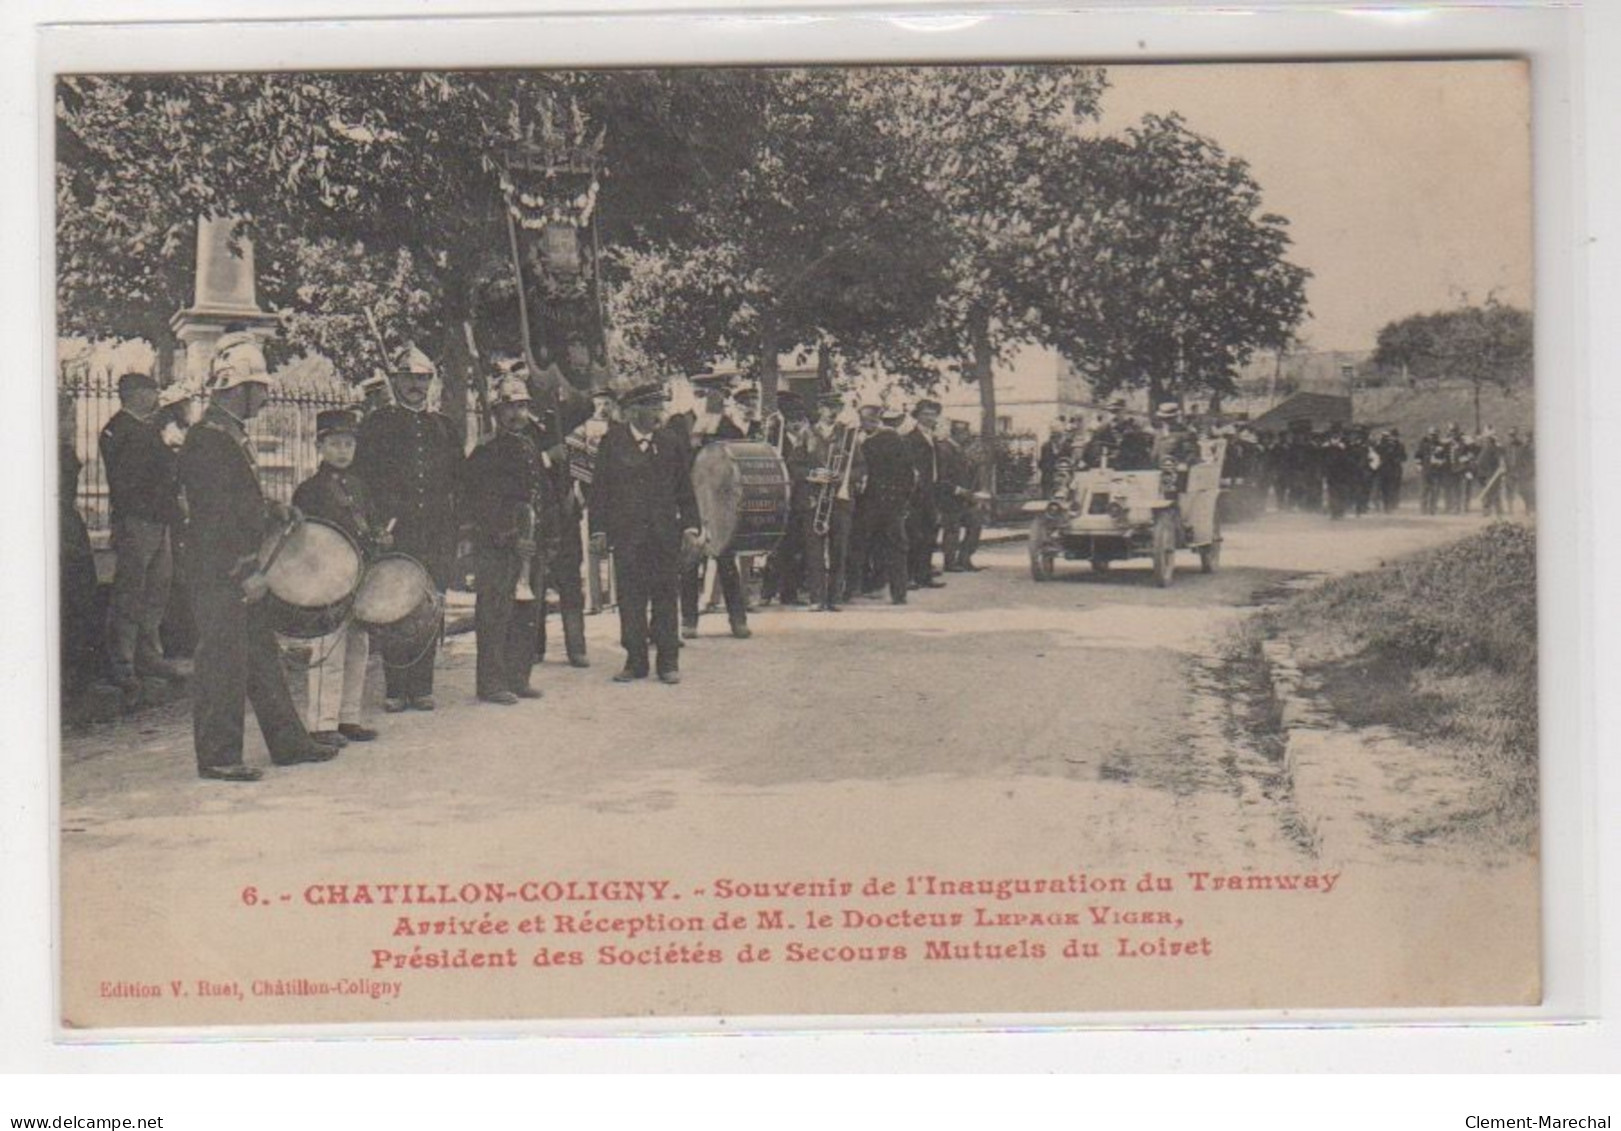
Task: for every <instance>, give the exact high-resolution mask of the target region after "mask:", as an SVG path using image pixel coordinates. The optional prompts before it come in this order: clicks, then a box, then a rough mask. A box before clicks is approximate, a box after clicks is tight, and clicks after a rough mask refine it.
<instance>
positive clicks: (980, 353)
mask: <svg viewBox="0 0 1621 1131" xmlns="http://www.w3.org/2000/svg"><path fill="white" fill-rule="evenodd" d="M968 333H969V338H970V345H971V347H972V348H973V351H974V356H973V357H972V358H970V359H969V362H968V371H969V375H970V376H971V377H972V378H973V379H974V380H975V381H976V382H978V384H979V436H980V442H981V443H982V444H984V446H985V451H986V452H988V453H993V454H992V458H991V459H990V461H989V466H987V467H986V469H985V481H986V486H985V489H986V490H987V491H989V492H990V493H991V494H993V495H994V494H996V459H995V457H994V452H995V451H996V447H995V445H996V443H997V440H996V415H997V413H996V355H995V353H994V352H992V350H991V324H990V318H989V317H988V316H986V315H984V314H980V313H976V314H975V315H974V316H973V320H972V322H971V323H970V324H969V328H968Z"/></svg>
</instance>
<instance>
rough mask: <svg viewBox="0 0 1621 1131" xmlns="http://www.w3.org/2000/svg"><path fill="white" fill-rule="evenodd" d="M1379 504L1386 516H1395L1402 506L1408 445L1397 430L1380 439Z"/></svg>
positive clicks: (1388, 432) (1391, 430)
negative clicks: (1403, 479)
mask: <svg viewBox="0 0 1621 1131" xmlns="http://www.w3.org/2000/svg"><path fill="white" fill-rule="evenodd" d="M1375 450H1376V451H1377V452H1378V454H1379V502H1380V506H1381V508H1382V509H1383V510H1384V512H1385V513H1386V514H1395V513H1396V508H1398V507H1399V506H1401V479H1402V469H1403V467H1404V466H1405V465H1406V463H1407V445H1406V444H1403V443H1402V442H1401V432H1400V431H1399V430H1397V429H1395V428H1392V429H1390V430H1389V431H1387V432H1386V433H1385V434H1384V435H1383V436H1381V437H1379V444H1378V447H1377V448H1376V449H1375Z"/></svg>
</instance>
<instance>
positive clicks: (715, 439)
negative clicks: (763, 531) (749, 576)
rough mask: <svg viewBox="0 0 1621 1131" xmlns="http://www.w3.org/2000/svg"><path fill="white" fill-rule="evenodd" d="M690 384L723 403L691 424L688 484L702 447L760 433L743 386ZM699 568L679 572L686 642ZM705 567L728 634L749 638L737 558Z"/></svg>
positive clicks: (749, 392)
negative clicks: (717, 590)
mask: <svg viewBox="0 0 1621 1131" xmlns="http://www.w3.org/2000/svg"><path fill="white" fill-rule="evenodd" d="M692 383H693V385H694V387H696V388H700V389H702V390H704V392H705V395H706V396H712V395H714V394H718V395H720V396H722V397H725V402H724V406H723V411H722V412H721V413H719V414H718V415H717V414H715V413H712V412H705V413H702V414H700V415H699V416H698V418H697V420H696V421H694V423H693V426H692V431H691V433H690V435H689V439H688V443H687V448H686V451H685V453H684V454H685V455H686V457H687V473H688V483H689V485H690V483H691V473H692V464H693V461H694V460H695V459H696V458H697V454H698V451H699V449H701V448H702V447H703V446H704V445H705V444H713V443H720V442H726V441H736V440H754V439H758V438H759V432H760V429H759V425H758V424H757V422H756V421H755V420H754V390H753V389H752V388H749V387H745V388H743V389H739V390H737V391H736V392H730V393H729V395H728V379H727V378H726V377H724V376H711V375H704V376H701V377H700V378H698V379H694V380H693V382H692ZM703 568H705V562H704V561H703V560H699V561H695V562H693V563H692V564H690V565H688V566H687V567H686V568H685V569H683V570H682V571H681V635H682V636H684V637H686V638H687V639H689V640H691V639H693V638H695V637H696V636H697V635H698V611H699V610H698V601H699V597H700V595H701V594H702V591H703V578H702V576H701V570H702V569H703ZM708 568H710V569H713V570H714V571H715V579H716V580H717V581H718V582H719V583H720V591H721V596H722V598H723V599H724V600H725V602H726V619H727V620H728V621H729V622H730V623H731V627H732V635H733V636H735V637H737V638H738V639H739V640H747V639H748V638H749V637H750V636H751V635H752V632H751V631H750V629H749V606H748V597H747V595H746V594H745V593H744V592H743V576H742V574H741V573H740V572H739V571H738V568H737V555H736V554H733V553H725V554H719V555H717V556H716V557H714V558H712V559H710V560H709V563H708Z"/></svg>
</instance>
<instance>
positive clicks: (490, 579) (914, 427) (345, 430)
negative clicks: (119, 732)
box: [63, 333, 989, 782]
mask: <svg viewBox="0 0 1621 1131" xmlns="http://www.w3.org/2000/svg"><path fill="white" fill-rule="evenodd" d="M434 377H435V366H434V363H433V361H432V360H431V359H430V358H428V357H427V356H426V355H425V354H423V353H422V352H421V351H420V350H418V349H416V348H414V347H408V348H407V349H405V350H404V351H402V352H401V353H400V354H399V355H398V357H397V358H396V359H394V362H393V365H392V367H391V371H390V373H389V374H388V378H387V384H388V388H389V396H388V398H387V403H384V404H381V405H379V406H378V407H375V408H373V409H372V410H371V411H370V412H367V413H364V414H362V413H361V412H359V411H352V410H346V409H345V410H330V411H324V412H321V413H320V414H319V415H318V418H317V447H318V451H319V455H320V465H319V467H318V468H317V469H316V470H315V472H314V474H313V475H311V476H310V477H309V478H308V479H307V480H306V481H304V482H303V483H301V484H299V486H298V488H297V491H296V492H295V494H294V496H293V499H292V502H291V504H284V503H280V502H277V501H275V500H273V499H271V498H269V497H268V496H267V495H266V494H265V492H264V490H263V486H262V484H261V482H260V479H259V475H258V470H257V467H256V463H255V454H254V448H253V445H252V443H251V442H250V440H249V438H248V432H247V427H248V424H249V422H250V421H251V420H252V419H253V418H254V417H255V416H256V415H257V414H258V413H259V412H260V411H261V410H262V409H263V408H264V406H265V405H266V403H267V402H268V399H269V395H270V388H271V383H272V377H271V375H270V373H269V371H268V366H267V365H266V362H265V358H264V354H263V352H262V350H261V348H260V345H259V343H258V341H257V340H256V339H255V338H254V337H253V336H252V335H250V334H247V333H232V334H227V335H225V336H224V337H222V338H221V339H220V340H219V342H218V343H217V344H216V348H215V353H214V355H213V358H212V361H211V362H210V365H209V374H208V378H207V381H206V385H205V388H204V389H203V390H202V391H201V393H200V395H198V396H195V397H194V396H191V395H189V393H187V392H184V391H180V390H178V389H176V388H175V387H170V388H169V389H160V388H159V387H158V385H157V383H156V382H155V381H154V380H153V379H152V378H151V377H149V376H147V375H145V374H142V373H128V374H125V375H123V376H122V377H121V378H120V380H119V382H118V389H119V398H120V410H119V412H118V413H117V414H116V415H115V416H114V417H113V418H112V420H110V421H109V423H108V425H107V427H106V428H105V429H104V430H103V433H102V435H101V438H100V444H101V452H102V458H103V461H104V467H105V471H106V475H107V480H108V485H109V494H110V502H111V522H112V547H113V550H114V554H115V557H116V566H115V571H114V580H113V585H112V599H111V605H110V608H109V612H108V617H107V624H106V645H107V653H108V656H109V668H110V674H111V679H112V681H113V682H114V683H115V684H116V685H117V687H118V688H119V690H120V691H121V692H123V693H124V696H125V702H126V704H127V705H130V706H133V705H135V704H136V703H138V702H140V701H141V699H142V696H143V692H144V690H145V688H146V686H147V684H148V683H149V682H150V681H152V680H161V681H165V682H168V683H178V682H181V681H184V680H186V679H188V678H189V681H190V690H191V697H192V705H193V736H194V746H195V750H196V759H197V768H198V773H199V774H200V776H201V777H203V778H205V779H210V780H220V781H232V782H249V781H256V780H258V779H259V778H260V777H261V776H262V771H261V770H260V769H259V768H257V767H253V766H249V765H247V764H245V762H244V755H243V742H244V728H245V716H246V706H247V705H248V704H249V703H251V704H252V706H253V711H254V716H255V717H256V718H257V720H258V725H259V727H260V729H261V731H262V732H263V735H264V739H265V743H266V746H267V747H268V749H269V753H270V759H271V761H272V763H274V764H275V765H278V766H290V765H298V764H303V763H310V762H322V761H327V760H329V759H331V758H333V757H336V756H337V754H338V752H339V751H340V750H341V749H343V748H344V747H345V746H347V745H348V744H349V743H352V742H371V741H374V740H376V739H377V738H378V737H379V731H378V730H377V729H376V728H375V727H373V726H370V725H368V724H367V720H366V715H367V704H366V702H365V692H366V671H367V666H368V662H369V660H370V658H371V652H372V648H371V645H370V640H369V634H368V632H367V630H366V628H365V627H364V626H362V625H360V624H358V623H356V622H354V621H351V620H348V619H345V620H343V621H342V623H340V624H338V625H337V626H336V627H334V628H332V629H331V631H325V632H323V633H322V634H321V635H319V636H316V637H315V638H314V639H311V640H310V641H309V645H310V647H309V654H310V657H311V659H310V662H309V664H308V672H307V679H308V696H307V700H306V705H305V709H304V711H303V713H302V714H300V712H299V710H298V709H297V707H296V706H295V703H294V698H293V696H292V693H291V690H290V688H289V686H288V682H287V678H286V676H285V674H284V668H283V661H282V650H281V647H280V644H279V642H278V636H277V629H278V624H277V621H276V619H275V608H276V605H277V602H276V601H274V600H267V596H269V595H270V579H269V576H268V572H267V571H268V563H267V559H266V555H265V547H266V546H267V545H270V544H272V543H273V542H274V540H275V539H276V538H277V537H278V531H279V532H281V534H280V536H281V537H285V534H286V531H288V530H290V529H293V528H295V527H296V525H297V524H298V523H299V522H301V521H303V520H306V519H319V520H321V522H322V523H324V524H329V525H331V526H333V527H336V528H338V529H340V530H342V531H343V532H344V533H345V534H346V535H347V536H348V539H349V540H351V541H352V543H353V545H354V546H355V547H356V548H357V549H358V551H359V552H360V554H361V555H362V556H363V558H364V560H366V561H368V562H369V561H373V560H375V559H376V558H377V557H378V556H379V555H382V554H403V555H409V557H410V558H411V559H413V560H415V561H416V562H418V563H420V564H421V566H422V567H423V568H424V569H425V571H426V573H427V575H428V577H429V578H430V579H431V584H432V586H433V587H434V588H436V589H437V590H439V591H440V592H441V593H442V592H443V591H444V590H445V589H447V588H450V587H459V586H461V585H463V584H464V583H465V581H466V578H467V575H468V573H469V572H470V573H471V574H472V577H473V582H472V588H473V591H474V593H475V613H474V631H475V633H476V645H475V646H476V665H475V666H476V672H475V690H476V694H477V697H478V700H479V701H480V702H482V703H488V704H494V705H499V706H507V707H510V706H514V705H516V704H518V703H519V702H520V701H522V700H525V699H535V698H539V697H540V696H541V691H540V689H539V688H537V687H535V686H533V683H532V673H533V669H534V666H535V664H536V663H537V662H539V661H540V660H541V659H543V658H544V655H545V650H546V646H547V628H546V625H547V619H548V601H547V594H548V591H555V593H556V605H557V609H558V617H559V620H560V621H561V625H562V635H563V642H564V649H565V651H566V654H567V660H568V663H569V664H570V665H571V666H574V667H578V668H585V667H589V664H590V661H589V659H588V657H587V650H586V633H585V621H584V617H585V599H584V587H583V585H582V573H584V572H585V569H586V568H587V566H588V565H589V566H590V567H591V568H594V565H595V560H596V559H598V558H601V557H603V556H606V557H608V559H609V560H610V561H611V562H612V570H613V577H614V590H615V595H616V603H617V606H618V616H619V627H620V634H619V635H620V644H621V646H622V647H623V649H624V652H625V659H624V663H623V666H622V667H621V669H620V670H619V671H618V672H617V673H616V674H615V675H614V676H613V679H614V680H615V681H616V682H620V683H631V682H634V681H637V680H642V679H647V678H649V677H651V676H654V675H656V676H657V678H658V679H659V680H660V681H661V682H663V683H666V684H678V683H679V682H680V681H681V664H680V654H681V650H682V648H683V647H684V646H685V645H686V643H687V642H688V641H691V640H693V639H695V638H696V637H697V636H698V628H699V613H700V611H701V610H700V608H699V604H700V600H701V593H702V590H703V586H704V580H705V576H704V575H705V573H706V572H707V571H709V570H713V571H714V572H715V579H714V581H715V584H716V587H717V588H718V589H719V591H720V594H721V597H722V599H723V600H724V603H725V607H726V612H727V617H728V621H729V624H730V630H731V634H732V635H733V636H735V637H738V638H745V639H746V638H748V637H749V635H750V630H749V626H748V590H747V587H746V583H745V578H744V575H743V573H742V571H741V570H740V568H739V562H738V558H737V555H736V554H735V553H734V552H731V551H729V550H728V548H727V547H726V546H713V545H709V544H707V535H706V533H705V523H704V522H703V520H702V517H701V515H700V513H699V508H698V503H697V496H696V492H695V490H694V486H693V477H692V475H693V468H694V466H695V462H696V460H697V457H698V454H699V453H700V452H701V451H702V450H703V448H704V447H705V446H707V445H709V444H713V443H720V442H727V441H733V442H737V441H742V442H750V441H753V442H756V443H765V444H769V445H771V446H772V447H774V448H775V450H776V451H777V453H779V454H780V457H781V466H782V467H784V468H785V469H786V476H787V482H786V484H785V488H786V495H787V499H786V508H785V512H784V513H783V515H782V516H781V518H782V520H783V521H782V536H781V538H780V541H778V542H777V544H776V545H775V546H774V548H773V549H772V551H771V553H770V555H769V557H768V558H767V559H766V562H765V568H764V570H763V571H762V576H761V579H760V581H761V591H760V592H761V599H762V600H764V601H766V602H772V601H776V602H780V603H781V604H783V605H786V606H805V607H807V608H808V609H809V610H810V611H813V612H837V611H839V610H840V609H841V607H843V606H844V605H845V604H846V603H847V602H848V601H851V600H854V599H857V598H871V599H882V598H883V597H884V596H885V595H887V597H888V599H889V600H890V601H892V602H894V603H896V604H905V603H906V602H907V601H908V599H909V594H910V593H912V592H914V591H917V590H923V589H933V588H940V587H943V586H944V585H945V584H946V583H945V581H943V580H942V574H945V573H957V572H966V571H972V570H976V569H978V568H979V567H977V566H976V565H975V564H974V561H973V556H974V553H975V550H976V548H977V546H978V543H979V538H980V532H981V528H982V513H981V512H982V504H983V502H984V501H985V500H986V499H988V498H989V496H988V494H987V493H986V491H985V489H984V488H985V483H986V475H987V458H988V456H987V453H986V451H985V450H984V448H983V447H982V446H981V444H980V442H979V441H978V440H977V439H976V438H974V437H973V436H972V435H971V434H970V433H969V430H968V428H967V425H966V423H965V422H958V421H954V422H951V425H950V426H949V428H943V427H942V419H941V406H940V404H939V403H938V402H936V401H932V400H927V399H925V400H921V401H919V402H917V404H916V405H915V406H913V407H912V409H911V411H910V412H909V413H906V412H900V411H895V410H892V409H890V408H887V407H886V406H884V405H882V404H877V403H871V404H859V405H854V404H848V403H846V399H845V398H844V397H843V396H842V395H840V394H837V393H834V392H827V393H824V394H822V395H820V396H818V397H817V398H816V399H815V402H814V403H807V402H805V401H804V400H802V399H800V398H799V397H796V396H794V395H793V394H792V393H790V392H784V393H782V394H781V395H780V396H779V397H778V399H777V403H776V408H775V411H774V412H772V413H771V414H769V415H768V416H765V417H763V418H762V413H761V411H760V403H759V396H758V394H757V392H756V390H755V389H754V388H753V387H752V386H750V385H748V384H746V383H742V382H740V381H738V380H737V379H735V378H732V377H728V376H723V375H715V374H700V375H696V376H694V377H693V378H691V385H692V387H693V388H694V389H695V390H697V391H698V392H699V393H700V395H701V401H700V403H698V404H696V405H695V406H694V407H692V408H690V409H687V410H685V411H681V412H674V413H672V412H671V411H670V404H669V392H668V390H667V388H666V387H665V386H664V385H663V384H661V383H655V384H647V385H642V386H638V387H636V388H631V389H628V390H624V391H622V392H618V393H615V392H610V391H608V390H605V389H599V390H596V391H594V392H590V393H587V392H582V391H578V390H575V389H573V388H572V387H571V386H569V385H568V384H567V382H565V381H563V380H561V378H560V375H555V374H553V375H551V376H547V375H541V378H540V379H539V380H537V375H536V374H533V373H531V372H530V370H529V368H528V366H527V365H526V364H525V362H524V361H523V360H522V359H519V358H506V359H502V360H500V361H499V362H498V363H497V366H496V370H495V372H493V373H491V374H488V375H487V377H488V380H489V387H490V389H491V395H490V398H489V405H490V415H491V417H492V418H493V431H492V432H491V434H490V435H489V436H488V437H486V438H484V439H483V440H482V441H481V442H480V443H478V445H477V446H476V447H474V448H473V449H472V450H471V451H470V452H468V453H467V454H466V455H464V454H463V445H462V441H461V439H460V438H459V437H458V435H457V433H456V430H455V428H454V427H453V426H452V423H451V420H450V419H449V418H448V417H446V416H445V415H443V414H442V413H440V412H438V411H437V410H436V409H435V407H434V406H433V405H432V404H431V403H430V397H429V390H430V387H431V385H432V383H433V380H434ZM77 471H78V463H77V459H76V457H75V458H74V461H73V465H72V467H71V468H70V467H69V466H67V464H66V463H64V467H63V476H64V481H65V482H64V494H63V497H64V498H69V499H70V498H71V495H72V484H73V482H74V481H75V480H76V479H77ZM68 509H71V508H70V507H69V508H65V509H64V515H65V516H66V514H67V510H68ZM73 517H75V518H76V517H77V516H76V515H75V516H73ZM70 527H71V528H72V529H74V530H77V531H79V532H80V533H81V534H82V532H83V524H82V522H78V523H67V522H65V523H64V531H65V534H64V537H65V538H66V537H67V532H68V531H69V528H70ZM80 541H86V540H83V539H80ZM75 545H77V541H76V542H75ZM86 545H88V543H87V541H86ZM177 546H183V553H181V554H179V555H177V553H176V550H177ZM937 555H938V556H939V557H940V566H939V567H938V568H937V567H936V564H935V563H936V559H937ZM177 556H178V557H179V558H180V559H181V560H182V562H183V570H184V578H185V580H184V586H183V587H184V589H185V590H186V592H187V595H188V596H189V602H188V603H189V607H190V610H191V612H192V613H193V615H194V621H195V631H196V645H195V663H194V665H193V673H192V674H191V675H190V676H189V677H187V676H184V675H183V674H182V672H181V670H180V669H178V668H177V667H176V666H175V665H174V664H173V663H172V662H171V661H170V660H167V659H165V658H164V655H163V649H162V641H161V639H160V635H159V633H160V627H161V626H162V625H163V624H164V617H165V611H166V610H167V609H168V608H169V606H170V590H171V587H172V585H173V579H174V576H175V569H174V563H175V561H176V558H177ZM64 568H65V574H64V576H66V568H67V567H66V565H65V567H64ZM81 572H82V571H81ZM82 588H83V587H82V586H75V587H73V591H72V592H69V591H68V589H67V588H65V589H64V621H66V620H67V618H69V617H72V616H78V617H81V618H82V616H83V611H84V610H83V606H84V603H85V601H86V600H87V598H86V596H85V595H84V594H83V593H82V592H80V589H82ZM438 642H439V637H438V633H437V632H436V633H434V634H433V636H432V637H431V638H429V639H427V640H425V641H424V646H423V647H422V648H420V649H419V650H417V651H416V653H415V654H413V655H412V656H410V657H409V658H407V659H404V660H398V661H391V660H389V658H388V657H387V656H386V655H385V657H384V659H385V663H384V665H383V667H384V694H383V700H382V704H381V705H382V708H383V711H384V712H385V713H389V714H402V713H405V712H410V711H432V710H434V709H435V708H436V702H435V697H434V674H435V668H436V651H437V646H438Z"/></svg>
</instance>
